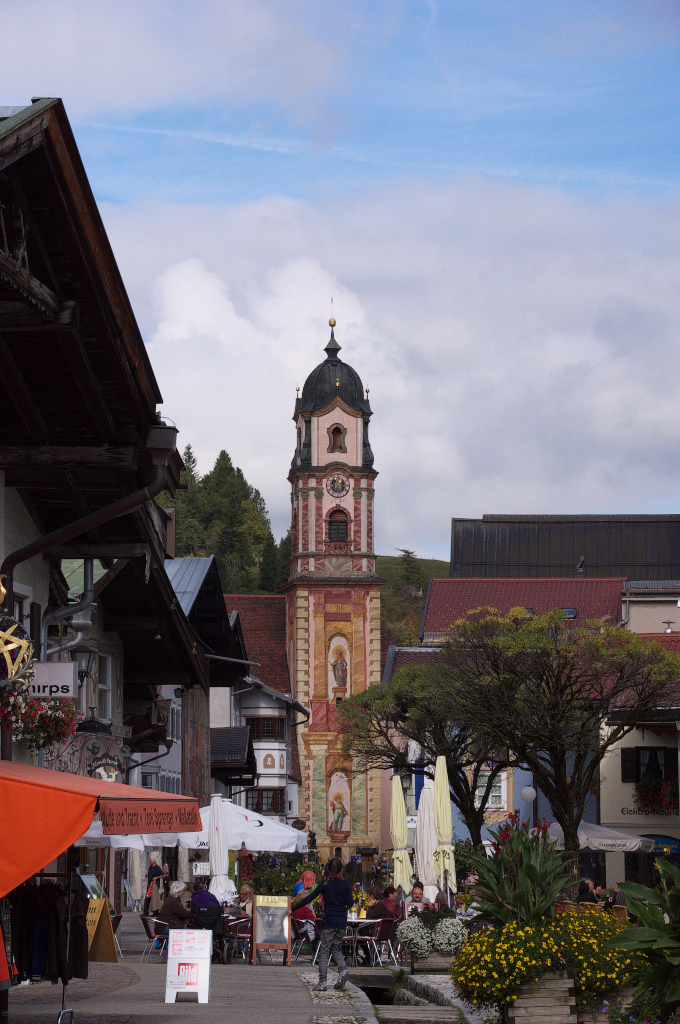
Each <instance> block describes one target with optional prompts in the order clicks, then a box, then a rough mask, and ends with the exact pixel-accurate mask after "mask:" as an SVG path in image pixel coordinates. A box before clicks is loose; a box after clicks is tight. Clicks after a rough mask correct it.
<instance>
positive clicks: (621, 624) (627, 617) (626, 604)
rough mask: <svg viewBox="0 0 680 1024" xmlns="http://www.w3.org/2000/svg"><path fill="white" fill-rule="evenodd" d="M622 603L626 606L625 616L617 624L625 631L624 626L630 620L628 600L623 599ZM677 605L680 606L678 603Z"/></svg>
mask: <svg viewBox="0 0 680 1024" xmlns="http://www.w3.org/2000/svg"><path fill="white" fill-rule="evenodd" d="M623 603H624V604H625V606H626V614H625V615H624V617H623V618H622V619H621V621H620V622H619V627H620V628H621V629H625V628H626V626H627V625H628V620H629V619H630V598H629V597H627V598H625V599H624V602H623ZM678 603H679V604H680V601H679V602H678Z"/></svg>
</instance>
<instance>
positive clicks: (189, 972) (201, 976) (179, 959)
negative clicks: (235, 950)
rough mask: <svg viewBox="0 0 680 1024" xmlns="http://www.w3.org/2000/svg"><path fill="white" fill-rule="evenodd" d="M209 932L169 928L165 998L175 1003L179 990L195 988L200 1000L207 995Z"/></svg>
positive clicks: (205, 998) (207, 999) (209, 959)
mask: <svg viewBox="0 0 680 1024" xmlns="http://www.w3.org/2000/svg"><path fill="white" fill-rule="evenodd" d="M212 938H213V936H212V932H208V931H202V930H200V931H199V930H197V931H194V930H193V929H174V928H173V929H171V931H170V934H169V936H168V964H167V970H166V975H165V1001H166V1003H174V1002H175V1001H176V999H177V993H178V992H196V993H197V995H198V1001H199V1003H207V1002H208V1001H209V999H210V961H211V958H212V945H213V943H212Z"/></svg>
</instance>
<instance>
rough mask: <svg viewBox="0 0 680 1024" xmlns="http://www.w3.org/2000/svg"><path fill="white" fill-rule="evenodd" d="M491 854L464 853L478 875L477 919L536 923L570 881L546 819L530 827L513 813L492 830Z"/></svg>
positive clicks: (563, 856)
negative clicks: (492, 854) (551, 839)
mask: <svg viewBox="0 0 680 1024" xmlns="http://www.w3.org/2000/svg"><path fill="white" fill-rule="evenodd" d="M491 834H492V836H493V837H494V844H493V845H494V856H493V857H487V856H486V855H482V854H478V853H468V859H469V860H470V862H471V863H472V864H473V865H474V869H475V871H476V873H477V877H478V879H479V881H478V882H477V884H476V885H475V902H476V903H477V905H478V908H479V910H478V914H477V918H476V920H478V921H493V922H495V923H498V922H500V923H501V924H510V923H511V922H514V921H516V922H517V923H518V924H521V925H523V924H537V923H538V922H539V921H542V920H543V919H544V918H552V917H554V916H555V899H556V897H557V894H558V893H559V892H560V890H562V889H564V888H565V887H566V886H567V885H569V882H570V878H569V876H568V874H567V870H566V863H567V858H566V854H564V853H558V852H557V849H556V846H557V844H556V843H554V842H550V839H549V834H548V825H547V823H544V824H542V825H539V826H538V828H536V829H535V830H534V832H533V833H531V832H529V830H528V828H527V825H526V822H522V821H521V820H520V818H519V816H518V815H515V814H511V815H510V816H509V818H508V821H507V822H505V823H504V824H503V825H501V826H500V828H499V829H497V830H496V831H495V832H492V833H491Z"/></svg>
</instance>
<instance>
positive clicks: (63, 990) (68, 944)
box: [61, 871, 75, 1013]
mask: <svg viewBox="0 0 680 1024" xmlns="http://www.w3.org/2000/svg"><path fill="white" fill-rule="evenodd" d="M74 875H75V872H74V871H72V872H71V883H70V891H69V895H68V935H67V936H66V981H65V982H64V983H63V985H62V987H61V1012H62V1013H63V1012H64V1009H65V1007H66V989H67V988H68V979H69V975H70V973H71V964H70V963H69V954H70V952H71V911H72V909H73V898H74V895H75V888H74V885H73V877H74Z"/></svg>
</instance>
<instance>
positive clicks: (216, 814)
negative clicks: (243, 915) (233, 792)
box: [208, 793, 236, 903]
mask: <svg viewBox="0 0 680 1024" xmlns="http://www.w3.org/2000/svg"><path fill="white" fill-rule="evenodd" d="M208 827H209V830H210V874H211V875H212V878H211V880H210V892H211V893H212V894H213V896H216V897H217V899H218V900H219V901H220V903H226V902H227V900H231V899H233V897H234V896H235V895H236V886H235V885H234V883H233V882H232V880H231V879H230V878H229V845H228V843H227V825H226V822H225V820H224V814H223V813H222V797H221V796H220V794H219V793H213V795H212V797H211V798H210V825H209V826H208Z"/></svg>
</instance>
